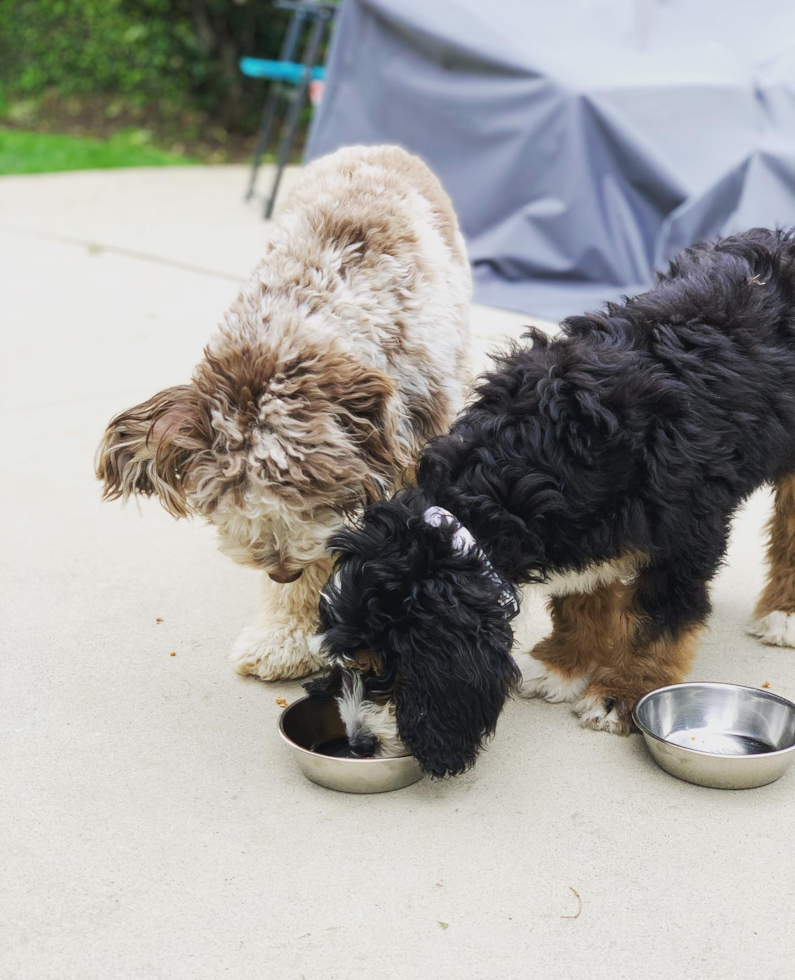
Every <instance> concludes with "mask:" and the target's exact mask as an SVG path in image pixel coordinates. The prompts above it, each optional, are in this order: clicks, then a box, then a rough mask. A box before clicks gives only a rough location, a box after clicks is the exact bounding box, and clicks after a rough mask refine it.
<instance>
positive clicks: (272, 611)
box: [232, 561, 331, 681]
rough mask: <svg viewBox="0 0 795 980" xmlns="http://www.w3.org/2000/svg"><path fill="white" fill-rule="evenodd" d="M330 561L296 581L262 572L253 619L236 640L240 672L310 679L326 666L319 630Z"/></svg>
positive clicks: (318, 564)
mask: <svg viewBox="0 0 795 980" xmlns="http://www.w3.org/2000/svg"><path fill="white" fill-rule="evenodd" d="M330 571H331V561H320V562H315V563H314V564H313V565H309V566H308V567H307V568H305V569H304V573H303V575H302V576H301V577H300V578H299V579H297V580H296V581H295V582H290V583H288V584H286V585H278V584H277V583H275V582H272V581H271V580H270V579H269V578H268V577H267V576H266V575H263V577H262V578H263V581H262V594H261V599H260V605H259V608H258V609H257V613H256V616H255V618H254V622H253V623H252V625H251V626H247V627H246V628H245V629H244V630H243V632H242V633H241V634H240V636H239V637H238V638H237V641H236V642H235V645H234V648H233V650H232V662H233V663H234V665H235V667H236V668H237V669H238V671H240V673H241V674H254V675H255V676H256V677H259V678H261V679H262V680H265V681H274V680H279V679H280V678H287V677H305V676H306V675H307V674H311V673H313V672H314V671H316V670H320V669H321V668H322V667H323V663H324V661H323V657H322V656H321V655H320V651H319V643H318V639H317V637H316V636H315V631H316V629H317V611H318V601H319V598H320V590H321V589H322V587H323V586H324V585H325V583H326V580H327V579H328V576H329V573H330Z"/></svg>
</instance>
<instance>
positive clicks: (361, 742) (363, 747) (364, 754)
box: [348, 735, 378, 759]
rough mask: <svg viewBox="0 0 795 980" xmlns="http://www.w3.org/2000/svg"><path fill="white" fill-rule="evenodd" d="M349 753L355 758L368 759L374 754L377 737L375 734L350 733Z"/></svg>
mask: <svg viewBox="0 0 795 980" xmlns="http://www.w3.org/2000/svg"><path fill="white" fill-rule="evenodd" d="M348 745H349V746H350V749H351V755H355V756H356V758H357V759H370V758H371V757H372V756H373V755H374V754H375V747H376V745H378V739H377V738H376V737H375V735H352V736H351V737H350V738H349V739H348Z"/></svg>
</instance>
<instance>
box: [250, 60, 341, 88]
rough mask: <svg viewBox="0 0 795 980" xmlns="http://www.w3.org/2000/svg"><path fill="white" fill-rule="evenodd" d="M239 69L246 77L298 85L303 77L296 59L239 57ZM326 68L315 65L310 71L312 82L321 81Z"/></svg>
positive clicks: (302, 71)
mask: <svg viewBox="0 0 795 980" xmlns="http://www.w3.org/2000/svg"><path fill="white" fill-rule="evenodd" d="M240 71H241V72H242V73H243V74H244V75H246V76H247V77H248V78H269V79H271V80H272V81H275V82H287V83H288V84H290V85H298V83H299V82H300V81H301V80H302V79H303V77H304V66H303V65H299V64H298V62H296V61H271V60H270V59H268V58H241V59H240ZM325 77H326V69H325V68H323V67H322V66H320V65H315V67H314V68H313V69H312V72H311V78H312V81H313V82H320V81H323V80H324V79H325Z"/></svg>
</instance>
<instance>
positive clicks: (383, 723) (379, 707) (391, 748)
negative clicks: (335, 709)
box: [337, 670, 406, 758]
mask: <svg viewBox="0 0 795 980" xmlns="http://www.w3.org/2000/svg"><path fill="white" fill-rule="evenodd" d="M337 704H338V705H339V711H340V718H342V722H343V724H344V725H345V734H346V735H347V736H348V738H349V739H350V738H353V737H354V736H356V735H361V734H366V735H374V736H375V738H376V740H377V745H376V750H375V755H376V756H377V757H381V758H383V757H385V756H397V755H405V753H406V747H405V746H404V745H403V743H402V742H401V740H400V737H399V735H398V731H397V720H396V718H395V707H394V704H392V703H391V702H388V703H387V704H376V703H375V702H374V701H368V700H367V698H366V696H365V689H364V681H363V680H362V675H361V674H360V673H359V672H358V671H356V670H349V671H346V672H345V675H344V677H343V678H342V693H341V694H340V695H339V696H338V698H337Z"/></svg>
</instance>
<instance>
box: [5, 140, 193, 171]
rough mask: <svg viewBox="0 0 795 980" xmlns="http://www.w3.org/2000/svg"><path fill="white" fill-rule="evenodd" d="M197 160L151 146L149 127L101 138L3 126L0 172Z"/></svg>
mask: <svg viewBox="0 0 795 980" xmlns="http://www.w3.org/2000/svg"><path fill="white" fill-rule="evenodd" d="M196 162H197V161H195V160H193V159H191V158H190V157H184V156H180V155H179V154H177V153H169V152H168V151H166V150H159V149H158V148H157V147H154V146H151V145H150V144H149V134H148V133H147V132H146V131H145V130H127V131H126V132H123V133H117V134H116V135H115V136H112V137H111V138H110V139H107V140H97V139H87V138H86V139H84V138H82V137H78V136H59V135H56V134H54V133H28V132H24V131H23V130H19V129H0V174H42V173H49V172H51V171H54V170H105V169H107V168H108V167H163V166H169V165H172V166H173V165H174V164H189V163H196Z"/></svg>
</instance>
